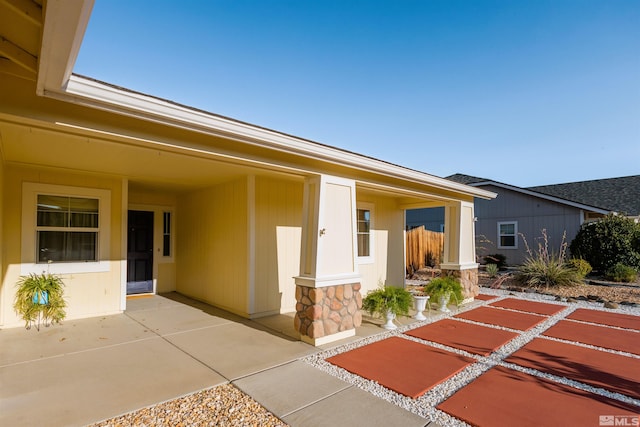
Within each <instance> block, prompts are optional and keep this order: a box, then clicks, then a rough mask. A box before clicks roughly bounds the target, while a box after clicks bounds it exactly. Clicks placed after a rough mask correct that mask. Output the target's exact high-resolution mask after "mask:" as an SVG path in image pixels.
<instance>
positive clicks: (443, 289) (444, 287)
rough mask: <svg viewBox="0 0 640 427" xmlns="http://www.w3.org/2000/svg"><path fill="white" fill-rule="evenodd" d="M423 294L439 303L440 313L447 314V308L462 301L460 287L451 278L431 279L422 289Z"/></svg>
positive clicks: (458, 282) (456, 281) (457, 281)
mask: <svg viewBox="0 0 640 427" xmlns="http://www.w3.org/2000/svg"><path fill="white" fill-rule="evenodd" d="M424 292H425V293H426V294H429V295H430V296H431V299H432V300H433V301H438V302H439V303H440V311H442V312H445V313H447V312H449V311H450V310H449V309H448V308H447V305H449V304H450V303H452V302H455V303H456V304H459V303H460V302H461V301H462V300H463V297H462V285H460V281H459V280H458V279H456V278H455V277H452V276H444V277H438V278H436V279H433V280H432V281H430V282H429V283H427V284H426V285H425V287H424Z"/></svg>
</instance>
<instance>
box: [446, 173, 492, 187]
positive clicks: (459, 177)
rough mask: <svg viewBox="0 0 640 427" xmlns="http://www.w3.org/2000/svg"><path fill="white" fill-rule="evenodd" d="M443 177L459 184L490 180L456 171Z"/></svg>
mask: <svg viewBox="0 0 640 427" xmlns="http://www.w3.org/2000/svg"><path fill="white" fill-rule="evenodd" d="M445 179H448V180H449V181H454V182H458V183H460V184H466V185H469V184H475V183H477V182H485V181H492V180H491V179H485V178H479V177H477V176H471V175H465V174H462V173H457V174H455V175H450V176H447V177H445Z"/></svg>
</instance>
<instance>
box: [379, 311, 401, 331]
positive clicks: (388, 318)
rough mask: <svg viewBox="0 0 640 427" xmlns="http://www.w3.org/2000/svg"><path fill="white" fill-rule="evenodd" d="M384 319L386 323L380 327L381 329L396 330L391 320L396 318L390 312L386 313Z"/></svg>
mask: <svg viewBox="0 0 640 427" xmlns="http://www.w3.org/2000/svg"><path fill="white" fill-rule="evenodd" d="M386 318H387V323H385V324H384V325H382V327H383V328H385V329H388V330H394V329H398V327H397V326H396V325H395V324H394V323H393V319H395V318H396V315H395V314H393V313H392V312H391V311H387V315H386Z"/></svg>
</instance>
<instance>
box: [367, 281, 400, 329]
mask: <svg viewBox="0 0 640 427" xmlns="http://www.w3.org/2000/svg"><path fill="white" fill-rule="evenodd" d="M412 302H413V298H412V296H411V293H409V291H407V290H406V289H404V288H398V287H395V286H384V287H382V288H380V289H376V290H374V291H370V292H369V293H368V294H367V296H365V297H364V299H363V300H362V308H363V309H364V310H365V311H366V312H368V313H369V314H371V315H372V316H374V315H378V316H380V317H382V318H385V319H386V320H387V322H386V323H385V324H384V325H382V327H383V328H385V329H396V328H397V326H396V325H395V324H394V323H393V319H395V318H396V316H398V315H405V316H406V315H408V314H409V307H411V304H412Z"/></svg>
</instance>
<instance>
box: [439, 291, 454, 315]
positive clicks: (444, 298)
mask: <svg viewBox="0 0 640 427" xmlns="http://www.w3.org/2000/svg"><path fill="white" fill-rule="evenodd" d="M450 298H451V295H449V294H446V295H442V296H441V297H440V299H439V300H438V302H439V303H440V311H441V312H443V313H450V312H451V310H449V308H447V304H448V303H449V299H450Z"/></svg>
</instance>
